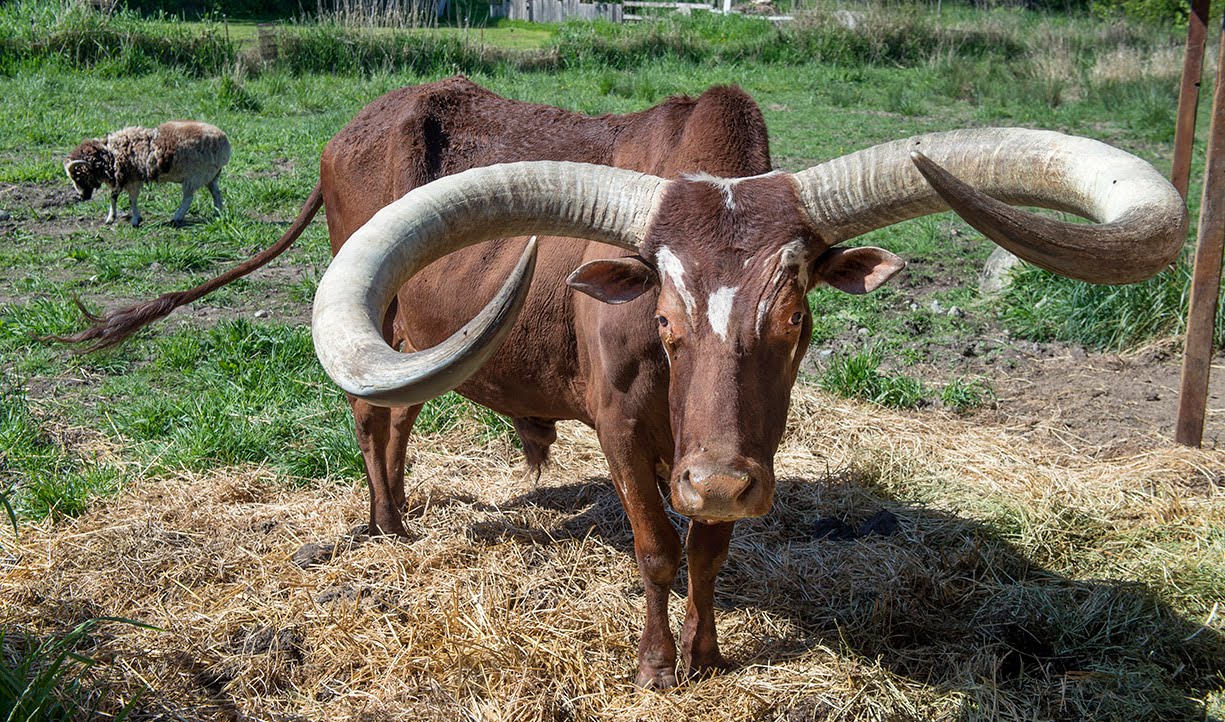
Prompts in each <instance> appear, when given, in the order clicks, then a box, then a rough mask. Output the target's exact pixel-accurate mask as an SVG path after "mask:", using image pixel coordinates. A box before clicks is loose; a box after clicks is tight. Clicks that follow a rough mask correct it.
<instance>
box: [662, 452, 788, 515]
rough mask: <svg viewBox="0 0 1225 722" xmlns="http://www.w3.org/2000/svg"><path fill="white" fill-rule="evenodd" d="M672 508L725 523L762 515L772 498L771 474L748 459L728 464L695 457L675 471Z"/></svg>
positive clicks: (772, 482) (767, 509) (768, 508)
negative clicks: (695, 458) (676, 472)
mask: <svg viewBox="0 0 1225 722" xmlns="http://www.w3.org/2000/svg"><path fill="white" fill-rule="evenodd" d="M678 472H679V473H678V474H677V475H676V477H675V478H676V482H675V487H674V488H673V495H672V507H673V508H674V509H676V511H677V512H679V513H681V514H684V515H685V516H687V517H689V518H691V519H697V520H698V521H710V522H724V521H735V520H737V519H744V518H746V517H750V516H761V515H763V514H765V513H767V512H769V511H770V505H771V504H772V503H773V501H774V477H773V475H772V474H770V472H769V471H767V470H766V469H765V468H763V467H761V466H760V465H759V464H754V463H752V462H749V461H748V460H747V459H741V460H736V461H733V462H731V463H718V462H714V461H707V460H701V459H699V460H695V461H693V462H692V463H689V464H685V465H683V466H682V468H681V469H679V470H678Z"/></svg>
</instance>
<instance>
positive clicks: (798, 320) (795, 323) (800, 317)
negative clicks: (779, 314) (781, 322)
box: [791, 311, 804, 326]
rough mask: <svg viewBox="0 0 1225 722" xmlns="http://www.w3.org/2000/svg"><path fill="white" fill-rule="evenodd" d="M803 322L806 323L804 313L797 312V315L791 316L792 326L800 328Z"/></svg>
mask: <svg viewBox="0 0 1225 722" xmlns="http://www.w3.org/2000/svg"><path fill="white" fill-rule="evenodd" d="M803 321H804V312H803V311H796V312H795V313H793V314H791V325H792V326H799V325H800V323H802V322H803Z"/></svg>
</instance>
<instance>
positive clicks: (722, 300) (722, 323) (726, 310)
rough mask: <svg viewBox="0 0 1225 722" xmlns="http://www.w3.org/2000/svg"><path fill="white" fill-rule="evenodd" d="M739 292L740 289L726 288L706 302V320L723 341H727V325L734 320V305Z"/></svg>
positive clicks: (712, 295) (715, 293) (713, 294)
mask: <svg viewBox="0 0 1225 722" xmlns="http://www.w3.org/2000/svg"><path fill="white" fill-rule="evenodd" d="M739 290H740V288H739V287H736V288H732V287H730V286H724V287H723V288H720V289H719V290H718V291H715V292H714V293H712V294H710V298H709V299H707V301H706V319H707V320H708V321H710V328H711V330H712V331H714V332H715V333H716V334H718V335H719V338H720V339H721V340H723V341H726V340H727V324H728V322H730V321H731V318H732V303H734V302H735V300H736V291H739Z"/></svg>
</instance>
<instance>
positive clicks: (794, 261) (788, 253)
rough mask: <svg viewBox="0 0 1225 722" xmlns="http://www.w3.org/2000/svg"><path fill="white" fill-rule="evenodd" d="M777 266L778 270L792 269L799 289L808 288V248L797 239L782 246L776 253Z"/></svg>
mask: <svg viewBox="0 0 1225 722" xmlns="http://www.w3.org/2000/svg"><path fill="white" fill-rule="evenodd" d="M778 265H779V267H780V268H794V269H795V275H796V276H797V277H798V278H799V280H800V287H801V288H804V289H807V288H808V246H806V245H804V242H803V241H801V240H800V239H798V238H797V239H795V240H794V241H792V242H791V243H788V244H787V245H785V246H783V249H782V250H781V251H779V253H778Z"/></svg>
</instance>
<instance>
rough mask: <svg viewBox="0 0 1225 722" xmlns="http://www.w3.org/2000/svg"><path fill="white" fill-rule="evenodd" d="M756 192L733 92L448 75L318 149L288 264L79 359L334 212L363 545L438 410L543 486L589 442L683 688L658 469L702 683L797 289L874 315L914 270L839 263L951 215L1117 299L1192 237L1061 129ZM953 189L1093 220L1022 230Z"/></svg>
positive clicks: (1172, 208) (328, 293) (829, 172)
mask: <svg viewBox="0 0 1225 722" xmlns="http://www.w3.org/2000/svg"><path fill="white" fill-rule="evenodd" d="M919 150H921V151H923V153H925V154H927V155H929V156H931V157H932V158H933V159H935V160H938V161H939V163H940V164H941V165H940V166H937V165H936V164H935V163H934V162H932V161H930V160H927V158H926V157H924V156H923V155H921V154H917V153H913V151H919ZM542 161H545V162H542ZM547 161H569V162H547ZM495 163H500V164H510V165H494V166H492V167H487V166H490V165H491V164H495ZM588 164H595V165H588ZM916 165H917V166H918V169H919V170H916ZM942 166H943V167H946V168H948V169H949V170H950V171H951V173H952V175H950V173H949V172H946V171H945V170H944V169H943V168H942ZM770 171H771V164H770V155H769V149H768V145H767V139H766V128H765V124H764V122H763V120H762V117H761V114H760V112H759V110H758V108H757V106H756V105H755V104H754V103H753V101H752V100H751V99H750V98H749V97H748V96H747V95H745V94H744V93H743V92H741V91H740V90H738V89H735V88H727V87H716V88H712V89H710V90H708V91H707V92H706V93H704V94H703V95H702V96H700V97H699V98H696V99H692V98H673V99H670V100H668V101H666V102H664V103H662V104H661V105H659V106H656V107H654V108H651V109H649V110H646V111H643V112H640V113H635V114H631V115H625V116H603V117H599V118H591V117H586V116H582V115H578V114H575V113H571V112H568V111H564V110H560V109H557V108H552V107H548V106H541V105H529V104H525V103H520V102H516V101H512V100H507V99H504V98H501V97H499V96H497V95H494V94H493V93H490V92H489V91H486V90H484V89H482V88H479V87H477V86H475V85H473V84H472V83H470V82H468V81H467V80H465V79H462V78H454V79H450V80H444V81H441V82H437V83H432V84H429V85H423V86H418V87H413V88H406V89H402V90H397V91H393V92H391V93H388V94H387V95H385V96H383V97H382V98H379V99H378V100H376V101H374V102H373V103H371V104H370V105H368V106H367V107H366V108H365V109H363V110H362V111H361V112H360V113H359V114H358V115H357V117H356V118H354V119H353V121H352V122H351V123H349V125H348V126H346V127H345V128H344V129H343V130H342V131H341V132H340V133H339V134H337V135H336V137H335V138H333V139H332V140H331V142H330V143H328V145H327V147H326V148H325V149H324V152H323V158H322V163H321V172H320V183H319V186H318V187H317V188H316V190H315V192H314V193H313V194H312V196H311V199H310V200H309V201H308V203H307V206H306V208H304V209H303V211H302V214H301V215H300V216H299V219H298V221H297V222H296V223H295V225H294V227H293V228H291V229H290V231H289V232H287V233H286V236H285V237H284V238H282V240H281V241H280V242H279V243H278V244H277V245H276V246H274V247H273V248H271V249H269V250H268V251H265V252H264V253H263V254H261V255H260V256H258V257H256V258H254V259H252V260H251V261H249V262H248V263H247V264H244V266H242V267H239V268H237V269H235V270H234V271H231V272H230V273H229V274H226V275H225V276H222V277H219V278H218V279H214V281H212V282H210V283H209V284H205V285H204V286H202V287H200V288H197V289H193V290H191V291H187V292H183V293H181V294H170V295H167V296H165V297H163V298H162V299H159V300H157V301H153V302H149V303H147V304H143V305H141V306H137V307H134V308H131V309H127V310H125V311H121V312H119V313H117V314H112V315H111V316H109V317H107V318H106V319H101V320H100V321H99V323H98V324H97V325H96V326H95V327H94V328H92V329H90V330H87V331H86V332H84V333H82V334H79V335H78V336H77V337H75V340H93V341H96V342H97V343H98V344H102V345H109V344H111V343H114V342H115V341H116V340H117V339H119V338H122V337H123V336H124V335H126V334H128V333H131V331H132V330H133V329H134V328H136V327H137V326H139V325H142V324H143V323H146V322H147V321H148V320H151V319H152V318H156V317H158V316H160V315H164V314H165V313H167V312H169V310H170V309H172V308H173V307H175V306H177V305H180V304H182V303H184V302H187V301H189V300H192V299H193V298H197V297H199V296H200V295H202V294H203V293H204V292H207V291H208V290H211V288H215V287H216V286H217V285H220V284H221V283H224V282H227V281H228V280H230V279H232V278H233V277H236V276H237V275H240V274H241V273H243V272H245V271H246V270H250V268H252V267H254V266H255V265H258V264H259V263H262V262H263V261H265V260H267V258H270V257H271V256H272V255H275V253H277V252H279V250H280V249H282V248H284V247H285V246H287V245H288V243H291V242H292V240H293V238H294V237H296V234H297V233H298V232H300V230H301V228H302V227H303V226H304V225H305V223H306V222H307V221H309V219H310V217H311V216H312V215H313V213H314V212H315V211H316V210H317V208H318V206H319V203H320V201H322V203H323V205H325V206H326V208H327V221H328V229H329V232H330V235H331V239H332V248H333V251H334V252H336V254H337V255H336V258H335V260H334V261H333V263H332V265H331V267H330V268H329V269H328V271H327V273H326V274H325V276H324V278H323V279H322V280H321V282H320V285H319V289H318V293H317V296H316V299H315V300H316V303H315V316H314V324H313V327H314V329H313V332H314V337H315V344H316V350H317V352H318V354H319V357H320V360H321V361H322V362H323V364H324V367H325V368H326V369H327V371H328V372H329V374H331V375H332V377H333V378H334V379H336V380H337V382H338V383H340V385H341V386H342V387H343V388H344V389H345V390H346V391H347V392H348V393H349V394H350V397H351V399H352V405H353V411H354V416H355V417H356V425H357V436H358V440H359V443H360V445H361V449H362V455H363V457H364V459H365V462H366V471H367V475H368V479H369V484H370V525H371V529H372V531H382V532H384V533H392V534H404V533H405V529H404V526H403V524H402V520H401V516H400V514H401V507H402V505H403V503H404V462H405V445H406V442H407V438H408V434H409V430H410V429H411V427H412V424H413V421H414V420H415V419H416V417H417V414H418V413H419V412H420V411H421V404H422V403H423V402H424V401H425V400H427V399H429V398H432V397H434V396H436V395H438V394H440V393H442V392H444V391H446V390H447V389H450V388H457V389H458V391H459V392H460V393H462V394H464V395H465V396H467V397H469V398H471V399H473V400H475V401H476V402H478V403H481V404H484V405H486V406H488V407H490V408H492V409H494V410H496V411H498V412H501V413H503V414H506V415H508V416H510V417H511V418H512V419H513V420H514V424H515V428H516V430H517V431H518V432H519V434H520V436H521V438H522V440H523V446H524V450H525V453H526V456H527V459H528V462H529V463H530V464H531V465H533V466H536V467H538V466H539V464H540V463H542V462H543V461H544V459H545V458H546V455H547V452H548V448H549V445H550V444H551V443H552V442H553V441H554V440H555V438H556V434H555V431H554V425H555V423H556V422H557V421H559V420H563V419H576V420H578V421H581V422H583V423H585V424H588V425H589V426H592V427H594V428H595V430H596V432H597V434H598V436H599V440H600V444H601V446H602V448H603V450H604V453H605V455H606V457H607V459H608V464H609V468H610V470H611V475H612V479H613V484H614V486H615V487H616V490H617V494H618V495H619V496H620V498H621V501H622V503H623V504H624V506H625V510H626V512H627V514H628V516H629V519H630V523H631V525H632V527H633V531H634V551H635V554H636V557H637V560H638V566H639V570H640V571H641V574H642V579H643V584H644V587H645V590H646V623H645V626H644V629H643V633H642V638H641V643H640V645H639V655H638V675H637V681H638V683H639V684H642V685H645V686H661V687H666V686H670V685H673V684H675V682H676V677H675V668H676V644H675V642H674V640H673V637H672V634H671V631H670V630H669V625H668V614H667V606H668V592H669V589H670V587H671V585H672V583H673V580H674V578H675V576H676V573H677V570H678V568H679V565H680V557H681V542H680V539H679V538H678V536H677V534H676V532H675V531H674V530H673V527H672V525H671V524H670V523H669V521H668V518H667V516H666V515H665V507H664V499H663V498H662V497H661V493H660V486H659V485H658V484H657V480H658V479H659V477H658V476H657V475H658V474H660V470H667V469H670V472H664V473H667V474H668V478H667V480H668V482H669V484H668V486H669V488H670V500H671V504H672V506H673V508H674V509H676V510H677V511H679V512H680V513H682V514H685V515H687V516H689V517H691V519H692V522H691V523H690V526H689V533H688V540H687V548H688V562H689V563H688V573H689V604H688V609H687V612H686V615H685V622H684V627H683V630H682V633H681V644H680V646H681V655H682V656H683V658H684V659H685V661H686V662H687V664H688V667H689V669H691V670H701V669H706V668H712V667H720V666H722V665H723V664H724V663H723V659H722V657H721V656H720V654H719V648H718V643H717V641H716V637H715V623H714V616H713V596H714V580H715V575H716V574H717V573H718V570H719V567H720V565H721V564H722V563H723V560H724V559H725V557H726V555H727V548H728V541H729V539H730V536H731V533H732V526H733V524H734V522H735V521H736V520H737V519H741V518H744V517H750V516H758V515H761V514H764V513H766V512H767V511H768V510H769V509H770V506H771V503H772V498H773V493H774V468H773V457H774V452H775V450H776V449H777V447H778V444H779V441H780V438H781V436H782V433H783V427H784V420H785V417H786V413H787V407H788V403H789V397H790V391H791V387H792V384H793V383H794V381H795V378H796V373H797V369H798V367H799V363H800V359H801V358H802V357H803V355H804V351H805V349H806V347H807V345H808V341H809V334H810V328H811V324H812V321H811V311H810V309H809V307H808V303H807V301H806V293H807V292H808V291H809V290H810V289H811V288H812V287H813V286H814V285H815V284H817V283H819V282H825V283H829V284H831V285H834V286H836V287H838V288H841V289H843V290H845V291H848V292H851V293H864V292H867V291H871V290H872V289H873V288H876V287H877V286H879V285H880V284H881V283H883V282H884V281H885V280H886V279H888V278H889V277H890V276H891V275H893V274H894V273H896V272H897V271H898V270H899V269H900V268H901V267H902V266H903V263H902V261H901V260H900V259H898V258H897V257H896V256H893V255H892V254H890V253H888V252H886V251H883V250H880V249H875V248H859V249H851V250H841V249H835V248H833V247H832V246H833V245H834V244H835V243H838V242H840V241H843V240H846V239H848V238H851V237H854V236H856V235H860V234H862V233H865V232H867V231H869V230H872V229H874V228H879V227H881V226H884V225H887V224H890V223H895V222H898V221H900V220H904V219H906V218H912V217H915V216H918V215H921V214H925V213H933V212H938V211H941V210H945V209H947V208H948V207H949V206H952V207H953V208H954V209H956V210H957V211H958V212H959V213H960V214H961V215H962V216H963V217H964V218H966V219H967V220H968V221H969V222H971V223H972V224H974V225H975V226H976V227H977V228H979V229H980V230H982V231H983V232H984V233H985V234H987V235H988V236H990V237H992V238H993V239H995V240H996V241H997V242H999V243H1000V244H1001V245H1004V246H1006V247H1008V248H1009V249H1010V250H1013V251H1014V252H1016V253H1018V254H1019V255H1021V256H1023V257H1025V258H1027V259H1029V260H1031V261H1033V262H1035V263H1038V264H1039V265H1042V266H1045V267H1047V268H1050V269H1052V270H1056V271H1059V272H1062V273H1065V274H1069V275H1073V276H1076V277H1079V278H1084V279H1086V280H1092V281H1099V282H1125V281H1131V280H1137V279H1139V278H1142V277H1146V276H1148V275H1151V274H1152V273H1154V272H1156V271H1157V270H1159V269H1161V268H1162V267H1164V266H1165V265H1166V264H1167V263H1169V261H1170V260H1171V259H1172V258H1173V257H1174V256H1175V254H1176V253H1177V251H1178V248H1179V246H1180V244H1181V242H1182V240H1183V237H1184V235H1185V229H1186V217H1185V211H1184V209H1183V207H1182V204H1181V202H1180V200H1179V198H1178V196H1177V194H1176V193H1175V192H1174V191H1173V189H1172V188H1171V187H1170V186H1169V184H1168V183H1166V182H1165V181H1164V180H1163V179H1162V178H1161V177H1160V176H1159V175H1158V174H1157V173H1156V172H1155V171H1154V170H1153V169H1152V168H1151V167H1150V166H1148V165H1147V164H1146V163H1144V162H1143V161H1140V160H1138V159H1136V158H1134V157H1132V156H1130V155H1127V154H1126V153H1123V152H1121V151H1117V150H1115V149H1113V148H1110V147H1108V146H1106V145H1103V144H1101V143H1098V142H1096V141H1090V140H1086V139H1081V138H1074V137H1069V136H1064V135H1060V134H1057V133H1048V132H1041V131H1024V130H980V131H955V132H952V133H943V134H933V135H929V136H920V137H917V138H911V139H908V140H903V141H897V142H895V143H890V144H886V145H883V146H877V147H875V148H872V149H869V150H867V151H862V152H860V153H856V154H853V155H850V156H846V157H844V158H840V159H837V160H834V161H830V162H828V163H826V164H823V165H820V166H816V167H814V168H810V169H808V170H806V171H803V172H801V173H797V174H794V175H787V174H781V173H771V172H770ZM919 171H922V175H921V174H920V172H919ZM954 176H956V177H954ZM958 177H959V178H962V179H965V180H966V181H968V183H969V184H971V185H973V186H975V187H977V188H980V189H982V191H984V192H985V193H987V194H989V195H990V196H994V197H995V198H998V199H1001V200H1003V201H1007V202H1010V203H1016V204H1029V205H1039V206H1044V207H1048V208H1057V209H1061V210H1068V211H1072V212H1076V213H1079V214H1081V215H1084V216H1088V217H1091V218H1093V219H1094V220H1096V221H1099V224H1098V225H1084V224H1077V225H1072V224H1067V223H1062V222H1060V221H1055V220H1051V219H1048V218H1043V217H1037V216H1032V215H1026V214H1023V213H1021V212H1019V211H1016V210H1014V209H1012V208H1011V207H1009V206H1007V205H1005V204H1004V203H1001V202H999V201H997V200H992V198H989V197H987V196H985V195H983V194H982V193H980V192H979V191H976V190H973V189H971V188H970V187H969V186H967V185H965V184H963V183H962V182H960V181H959V180H958V179H957V178H958ZM438 179H441V180H438ZM665 179H671V180H665ZM729 179H730V180H729ZM925 179H926V180H925ZM426 184H428V185H426ZM933 187H935V188H936V189H937V191H938V192H936V191H933ZM414 189H415V190H414ZM410 191H411V192H410ZM405 194H407V195H405ZM402 196H403V198H401V197H402ZM397 199H399V200H397ZM942 199H943V201H942ZM946 203H947V205H946ZM385 206H386V208H384V207H385ZM380 209H382V210H380ZM526 233H537V234H542V235H543V234H546V233H548V234H555V235H556V236H559V237H558V238H551V239H547V240H542V241H541V242H540V244H539V245H540V251H539V256H538V257H537V253H536V246H537V244H536V242H535V240H527V241H526V242H525V239H523V238H521V237H520V238H513V237H511V238H508V236H515V235H516V234H526ZM575 238H588V239H594V240H590V241H576V240H574V239H575ZM498 239H500V240H498ZM486 241H487V242H486ZM427 265H428V268H426V266H427ZM533 269H534V273H535V280H534V281H531V276H532V273H533ZM418 271H420V272H419V273H418ZM508 274H509V276H510V278H509V279H508V280H507V281H506V282H505V283H504V284H503V283H502V280H503V279H504V278H505V277H506V276H507V275H508ZM571 289H574V290H577V291H579V292H580V293H574V292H572V291H571ZM491 298H492V299H493V300H492V301H490V299H491ZM487 303H488V305H487ZM818 312H819V311H818ZM474 317H475V318H474ZM467 319H473V320H472V321H471V322H469V323H467V324H466V325H464V326H463V327H462V328H460V326H461V324H463V322H464V321H465V320H467ZM457 329H458V330H457ZM402 352H408V353H402Z"/></svg>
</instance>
